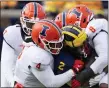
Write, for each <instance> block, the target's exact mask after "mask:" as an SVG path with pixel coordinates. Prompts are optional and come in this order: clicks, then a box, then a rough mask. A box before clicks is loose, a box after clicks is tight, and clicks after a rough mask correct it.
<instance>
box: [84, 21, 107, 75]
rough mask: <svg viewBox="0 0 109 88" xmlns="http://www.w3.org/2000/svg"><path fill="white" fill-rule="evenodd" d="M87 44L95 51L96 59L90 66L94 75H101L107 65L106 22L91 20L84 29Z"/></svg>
mask: <svg viewBox="0 0 109 88" xmlns="http://www.w3.org/2000/svg"><path fill="white" fill-rule="evenodd" d="M85 31H86V34H87V35H88V38H89V43H90V44H91V46H92V47H93V48H94V49H95V51H96V53H97V55H98V57H96V60H95V62H94V63H93V64H92V65H91V66H90V67H91V68H92V70H93V71H94V73H95V74H97V73H101V72H102V71H103V69H104V68H105V67H106V66H107V64H108V21H107V20H105V19H93V20H92V21H91V22H89V24H88V26H87V28H86V30H85Z"/></svg>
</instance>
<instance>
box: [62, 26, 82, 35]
mask: <svg viewBox="0 0 109 88" xmlns="http://www.w3.org/2000/svg"><path fill="white" fill-rule="evenodd" d="M72 27H73V26H67V28H66V27H63V30H64V31H66V30H67V31H69V32H71V33H73V34H75V36H78V35H79V34H80V31H78V30H77V29H76V28H74V27H73V30H72Z"/></svg>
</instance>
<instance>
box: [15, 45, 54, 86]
mask: <svg viewBox="0 0 109 88" xmlns="http://www.w3.org/2000/svg"><path fill="white" fill-rule="evenodd" d="M53 62H54V61H53V57H52V56H51V54H50V53H49V52H47V51H45V50H43V49H41V48H39V47H37V46H36V45H33V46H30V47H25V48H24V50H23V51H22V55H21V57H20V58H19V59H18V60H17V63H16V69H15V81H17V82H18V83H21V84H22V85H23V86H24V87H43V85H42V84H41V82H40V81H39V80H38V79H37V78H36V77H35V76H34V75H33V73H32V72H31V71H30V68H31V67H35V68H36V69H37V70H40V71H41V70H44V69H46V67H47V66H48V65H50V66H51V68H52V69H53ZM43 75H46V74H43ZM47 76H48V75H47ZM45 81H46V80H45Z"/></svg>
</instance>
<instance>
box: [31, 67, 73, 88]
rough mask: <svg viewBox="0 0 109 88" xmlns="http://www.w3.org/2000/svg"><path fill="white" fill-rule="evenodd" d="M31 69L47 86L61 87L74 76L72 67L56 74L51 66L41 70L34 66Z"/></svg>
mask: <svg viewBox="0 0 109 88" xmlns="http://www.w3.org/2000/svg"><path fill="white" fill-rule="evenodd" d="M30 70H31V72H32V73H33V74H34V75H35V77H36V78H37V79H38V80H39V81H40V82H41V83H42V84H43V85H44V86H45V87H61V86H62V85H64V84H65V83H67V82H69V81H70V80H71V79H72V77H73V76H74V72H73V71H72V70H71V69H70V70H68V71H67V72H65V73H63V74H60V75H54V73H53V71H52V69H51V67H50V66H47V67H46V69H44V70H41V71H40V70H37V69H36V68H33V67H31V69H30Z"/></svg>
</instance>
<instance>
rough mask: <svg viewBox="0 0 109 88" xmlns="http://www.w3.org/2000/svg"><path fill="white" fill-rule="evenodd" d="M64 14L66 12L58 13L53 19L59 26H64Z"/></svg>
mask: <svg viewBox="0 0 109 88" xmlns="http://www.w3.org/2000/svg"><path fill="white" fill-rule="evenodd" d="M66 14H67V13H66V12H62V13H59V14H58V15H57V16H56V18H55V20H54V21H55V22H56V24H57V25H58V26H59V27H60V28H62V27H64V26H66Z"/></svg>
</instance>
